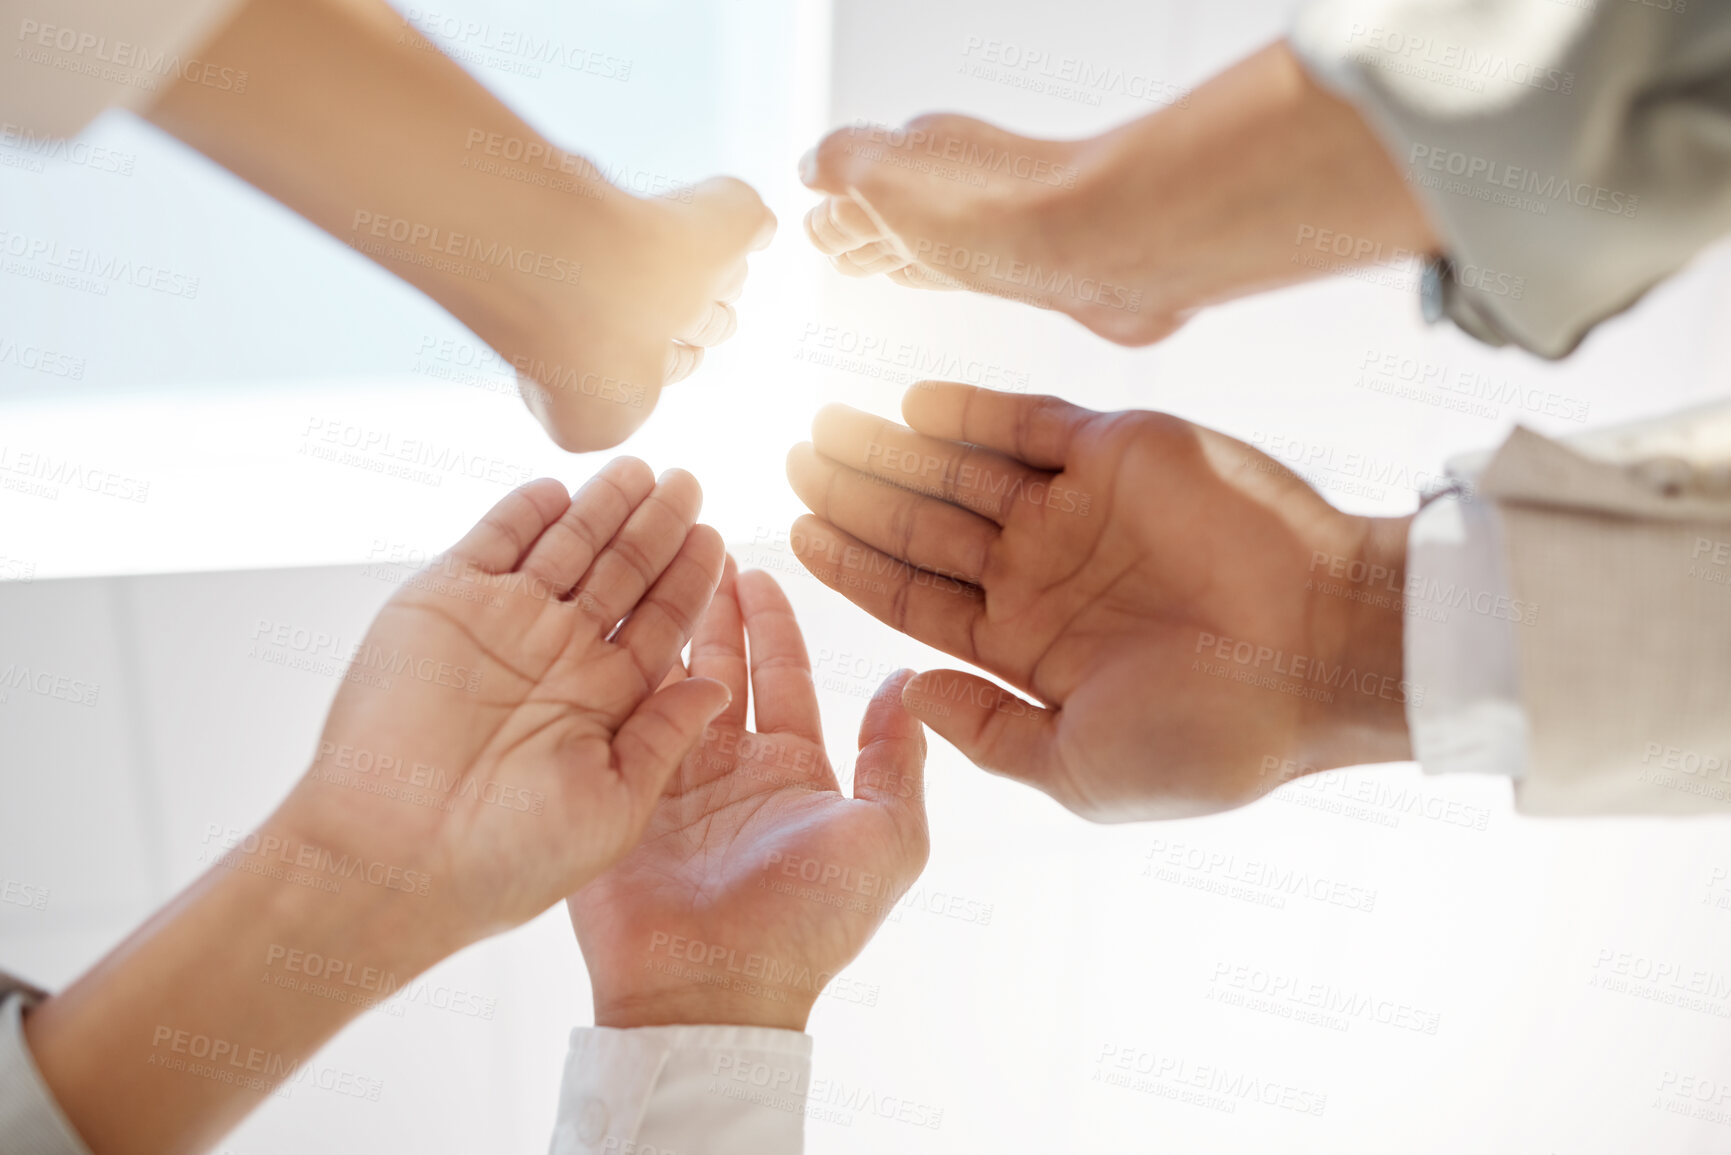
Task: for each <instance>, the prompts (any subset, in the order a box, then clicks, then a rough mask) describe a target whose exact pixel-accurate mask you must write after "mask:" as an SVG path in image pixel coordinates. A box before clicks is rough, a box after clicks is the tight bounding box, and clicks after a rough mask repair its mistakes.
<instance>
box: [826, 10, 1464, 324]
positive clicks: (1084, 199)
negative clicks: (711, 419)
mask: <svg viewBox="0 0 1731 1155" xmlns="http://www.w3.org/2000/svg"><path fill="white" fill-rule="evenodd" d="M801 175H802V177H803V179H804V180H805V183H806V184H807V185H808V186H810V187H811V188H812V189H813V190H815V191H817V192H821V193H823V194H825V199H824V200H823V201H822V202H821V203H819V204H818V205H817V206H816V207H815V208H813V209H812V210H811V212H810V213H809V214H808V215H807V217H806V234H807V236H808V237H809V238H810V239H811V241H812V243H813V244H814V245H815V246H816V247H817V248H818V249H819V250H820V251H822V252H823V253H824V254H825V255H827V256H828V257H830V259H831V260H832V262H833V263H834V264H835V267H836V268H837V269H839V270H840V271H841V272H843V273H847V274H849V275H852V276H871V275H875V274H883V275H885V276H888V277H890V278H891V279H893V280H896V281H899V282H901V283H902V284H905V285H909V286H912V287H916V288H928V289H967V290H971V291H974V292H979V293H985V294H988V295H991V296H996V297H1003V298H1006V299H1009V300H1013V301H1018V302H1021V303H1023V304H1029V305H1034V306H1036V307H1038V308H1042V309H1050V310H1053V311H1055V312H1059V313H1063V314H1065V315H1067V316H1069V317H1072V318H1074V319H1075V320H1077V321H1079V322H1080V323H1081V324H1083V325H1085V326H1086V327H1087V328H1088V329H1090V330H1091V331H1093V332H1094V333H1097V334H1099V335H1100V336H1102V337H1105V338H1107V339H1108V340H1111V341H1115V342H1118V343H1120V344H1124V345H1146V344H1148V343H1150V342H1153V341H1158V340H1160V339H1162V338H1163V337H1165V336H1167V335H1168V334H1170V333H1172V332H1173V331H1174V330H1175V329H1177V328H1178V327H1179V326H1181V325H1182V324H1183V323H1184V322H1185V320H1187V319H1188V318H1189V317H1190V316H1191V315H1192V314H1193V313H1195V311H1196V310H1198V309H1200V308H1203V307H1205V306H1207V305H1211V304H1215V303H1217V302H1219V301H1224V300H1230V299H1232V298H1234V297H1241V296H1244V295H1245V294H1248V293H1254V292H1260V291H1263V290H1266V289H1271V288H1275V287H1277V286H1280V285H1285V284H1291V283H1294V282H1297V281H1304V280H1310V279H1313V278H1315V277H1318V276H1322V275H1324V273H1325V271H1326V269H1327V268H1329V267H1332V266H1334V265H1337V264H1345V263H1349V262H1346V261H1343V260H1341V259H1340V258H1338V257H1335V256H1333V255H1332V253H1330V254H1327V255H1328V260H1327V261H1324V262H1322V264H1323V265H1324V269H1323V270H1319V269H1317V268H1316V267H1315V264H1316V263H1317V262H1315V261H1311V262H1306V261H1305V260H1295V259H1294V258H1295V257H1300V258H1303V257H1308V256H1311V255H1312V254H1311V253H1310V251H1309V250H1306V249H1304V248H1303V247H1302V246H1301V245H1300V244H1299V243H1298V242H1299V240H1300V238H1301V237H1304V236H1316V235H1318V234H1319V233H1320V234H1323V235H1332V234H1336V233H1338V234H1348V235H1350V236H1351V237H1352V238H1353V239H1354V241H1355V242H1357V241H1361V240H1362V241H1366V242H1370V243H1369V244H1366V245H1364V246H1363V248H1364V251H1366V252H1374V253H1380V254H1382V255H1383V256H1384V257H1385V258H1386V256H1387V255H1388V254H1389V253H1392V252H1396V251H1405V252H1408V253H1412V254H1423V253H1432V252H1435V251H1436V250H1437V248H1438V242H1437V240H1436V237H1435V235H1434V232H1433V230H1432V229H1431V227H1430V225H1429V224H1428V222H1427V221H1426V218H1425V216H1424V213H1423V211H1422V210H1421V208H1420V206H1419V204H1418V202H1417V201H1416V200H1415V199H1414V197H1413V196H1412V195H1411V193H1410V192H1409V190H1408V188H1407V186H1406V184H1405V182H1404V181H1403V180H1402V178H1401V174H1400V171H1399V170H1398V169H1397V168H1396V166H1395V165H1394V163H1393V162H1392V161H1391V160H1390V159H1389V157H1388V155H1387V154H1386V152H1385V151H1384V150H1383V148H1382V145H1381V144H1380V143H1379V142H1378V140H1377V138H1376V137H1375V135H1374V134H1373V133H1372V132H1371V130H1370V129H1369V127H1368V126H1367V125H1366V124H1365V123H1364V121H1363V119H1362V118H1361V117H1360V116H1359V114H1358V113H1357V112H1356V111H1355V110H1354V109H1353V108H1352V106H1351V105H1348V104H1346V103H1345V102H1343V101H1341V100H1340V99H1338V98H1337V97H1335V96H1333V95H1332V94H1331V93H1329V92H1327V91H1326V90H1324V89H1323V88H1321V87H1320V86H1319V85H1317V84H1316V83H1315V82H1314V81H1313V80H1312V79H1311V78H1310V76H1309V75H1308V74H1307V73H1306V72H1305V70H1304V69H1303V67H1302V66H1301V65H1300V64H1299V62H1298V61H1297V59H1296V58H1295V57H1294V56H1293V54H1292V52H1291V50H1290V49H1289V48H1288V47H1287V46H1286V45H1284V44H1274V45H1271V46H1269V47H1268V48H1265V49H1263V50H1262V51H1260V52H1257V53H1255V54H1253V55H1252V56H1250V57H1248V58H1247V59H1245V60H1244V61H1242V62H1240V63H1239V64H1237V65H1234V66H1233V67H1232V68H1229V69H1227V70H1226V71H1225V72H1223V73H1221V74H1220V75H1219V76H1216V77H1214V78H1212V79H1210V80H1209V81H1207V82H1206V83H1205V84H1203V85H1202V86H1201V87H1199V88H1197V89H1196V90H1195V91H1194V92H1191V93H1189V94H1187V95H1186V96H1184V98H1183V99H1182V100H1181V101H1179V102H1178V103H1176V104H1174V105H1172V106H1171V107H1167V108H1163V109H1160V110H1159V111H1157V112H1153V113H1150V114H1149V115H1147V116H1144V117H1141V118H1140V119H1138V120H1134V121H1131V122H1129V123H1127V124H1124V125H1122V126H1120V127H1118V128H1116V129H1113V130H1111V131H1109V132H1106V133H1103V134H1101V135H1100V136H1096V137H1091V138H1088V139H1084V140H1073V141H1064V140H1037V139H1033V138H1031V137H1026V136H1021V135H1018V134H1016V133H1012V132H1008V131H1006V130H1004V129H1002V128H998V127H996V126H994V125H990V124H987V123H985V122H983V121H980V120H976V119H974V118H972V117H967V116H958V115H952V114H936V115H930V116H922V117H919V118H917V119H915V120H913V121H911V122H909V123H908V124H907V125H906V126H905V127H904V128H900V129H883V128H872V127H855V128H845V129H840V130H838V131H836V132H834V133H831V134H830V135H829V136H828V137H826V138H825V139H824V140H823V141H822V142H821V143H819V144H818V146H817V147H816V148H815V149H813V150H812V152H811V153H810V154H808V155H807V157H806V158H805V161H804V162H803V164H802V172H801ZM1305 230H1308V232H1307V231H1305ZM1360 259H1361V260H1362V259H1367V258H1363V257H1361V258H1360Z"/></svg>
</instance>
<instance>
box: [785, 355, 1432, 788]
mask: <svg viewBox="0 0 1731 1155" xmlns="http://www.w3.org/2000/svg"><path fill="white" fill-rule="evenodd" d="M902 408H903V415H904V417H905V419H906V420H907V422H908V426H911V427H912V428H908V427H904V426H901V425H897V424H895V423H894V422H890V421H885V420H882V419H880V418H876V417H872V416H870V415H868V414H865V413H860V412H858V411H855V410H851V409H847V408H845V407H841V406H832V407H830V408H828V409H826V410H824V411H823V412H822V413H820V414H819V415H818V418H817V420H816V423H815V425H814V430H813V443H812V444H807V445H802V446H798V447H796V448H795V449H794V450H793V452H792V453H791V455H790V456H789V460H788V475H789V477H790V479H791V480H792V482H793V486H794V489H795V490H796V491H797V492H798V493H799V495H800V497H801V499H802V500H804V501H805V503H806V505H807V506H809V507H810V508H811V509H812V511H813V512H814V513H815V514H816V516H815V517H809V516H808V517H805V518H802V519H801V520H800V521H799V522H797V523H796V524H795V526H794V529H793V537H792V541H793V545H794V548H795V549H796V551H797V552H798V553H799V555H800V559H801V560H802V561H803V562H804V563H805V565H806V567H807V568H808V569H810V570H811V571H812V573H814V574H815V575H817V577H818V578H819V579H820V580H822V581H824V582H825V583H826V584H828V585H830V586H832V587H834V588H835V589H837V590H839V591H840V592H841V593H843V594H845V595H846V596H847V597H848V598H849V599H851V600H852V601H854V602H855V603H857V604H858V605H859V606H860V607H861V608H863V609H865V610H866V611H868V612H870V613H871V614H873V615H874V616H876V617H878V618H880V619H882V620H883V621H885V622H887V623H889V624H890V625H892V626H894V627H895V628H897V629H899V630H901V631H903V632H904V633H907V634H909V635H911V636H913V637H914V638H916V639H918V640H920V641H922V642H925V643H927V644H929V645H932V646H935V647H936V648H938V649H940V650H943V651H944V652H946V653H949V654H952V655H955V656H956V657H959V658H962V659H963V660H965V661H967V662H970V663H972V664H973V665H975V666H978V667H980V668H981V669H984V670H986V671H988V672H990V673H992V674H994V675H996V676H998V677H999V678H1002V679H1003V680H1005V681H1006V682H1008V683H1009V684H1010V685H1011V686H1013V687H1015V688H1016V689H1018V690H1020V691H1022V692H1023V693H1024V694H1027V695H1029V696H1031V697H1033V698H1035V699H1036V700H1037V703H1038V704H1031V703H1028V702H1026V701H1025V700H1024V699H1023V698H1021V697H1018V696H1017V695H1015V694H1012V693H1009V692H1007V691H1004V690H1002V689H1000V688H999V687H997V686H996V685H995V684H993V683H991V682H987V681H985V680H984V679H982V678H979V677H977V676H975V675H972V674H967V673H962V672H959V671H933V672H928V673H924V674H921V675H919V676H918V677H917V678H915V679H914V680H913V681H912V682H910V683H909V684H908V686H907V688H906V690H905V691H904V693H903V701H904V702H905V704H906V705H907V706H908V708H909V710H910V711H911V712H912V713H913V714H914V715H915V716H916V717H918V718H919V719H921V720H922V721H923V722H925V723H926V725H928V726H930V727H931V728H932V729H933V730H935V731H937V733H938V734H940V735H941V736H943V737H944V738H946V739H948V740H949V741H950V742H952V743H954V744H955V745H956V746H957V747H958V748H959V749H960V750H961V751H962V753H964V754H965V755H967V756H968V757H969V758H970V759H972V760H973V761H974V762H975V763H976V764H977V765H979V766H981V767H983V768H985V769H987V770H991V771H994V772H997V773H1000V774H1003V775H1006V776H1008V777H1011V778H1015V779H1018V780H1020V781H1023V782H1026V783H1029V784H1031V785H1033V786H1037V787H1038V788H1040V789H1042V790H1044V791H1046V792H1047V793H1049V794H1051V795H1052V796H1053V797H1054V798H1056V799H1057V800H1058V801H1059V802H1062V803H1063V804H1064V805H1065V806H1068V807H1069V808H1071V809H1072V810H1075V811H1077V812H1078V813H1081V814H1083V815H1085V816H1087V817H1090V818H1094V819H1098V820H1102V821H1124V820H1131V819H1140V818H1162V817H1179V816H1186V815H1194V814H1204V813H1209V812H1213V811H1218V810H1223V809H1227V808H1230V807H1234V806H1239V805H1242V804H1244V803H1246V802H1248V801H1251V800H1252V799H1254V798H1257V797H1259V796H1260V795H1262V794H1263V793H1265V792H1266V791H1268V790H1269V789H1272V788H1273V787H1274V786H1276V785H1278V784H1279V783H1280V782H1281V781H1283V780H1284V779H1286V778H1288V777H1292V776H1294V775H1295V774H1298V773H1305V772H1310V771H1314V770H1318V769H1327V768H1329V767H1334V766H1342V765H1350V764H1354V763H1359V762H1371V761H1395V760H1400V759H1405V758H1407V757H1410V751H1409V746H1408V742H1407V737H1406V722H1405V712H1404V702H1405V699H1406V697H1407V695H1408V694H1409V693H1410V692H1414V691H1415V690H1416V689H1418V688H1414V687H1408V686H1406V685H1405V684H1404V683H1402V682H1401V625H1402V619H1401V611H1400V608H1399V607H1398V606H1397V607H1394V608H1392V609H1391V608H1375V607H1373V605H1371V604H1368V603H1366V602H1365V601H1363V600H1362V599H1357V598H1353V597H1351V596H1342V595H1343V594H1346V595H1350V593H1351V592H1353V591H1352V590H1351V589H1350V588H1344V587H1350V585H1351V581H1350V575H1352V574H1355V573H1357V574H1360V575H1361V576H1360V581H1361V582H1362V581H1363V577H1362V574H1363V573H1364V572H1365V571H1364V570H1362V569H1359V568H1357V567H1355V566H1354V563H1356V562H1363V563H1365V565H1367V566H1368V565H1377V566H1382V567H1387V568H1385V569H1384V570H1379V571H1377V572H1379V573H1387V574H1392V575H1393V577H1392V578H1390V579H1389V581H1390V583H1391V584H1392V586H1393V588H1399V584H1400V575H1402V574H1404V572H1405V538H1406V528H1407V522H1408V520H1410V519H1406V518H1365V517H1353V516H1349V515H1347V514H1344V513H1341V512H1340V511H1338V510H1336V509H1334V508H1333V507H1332V506H1330V505H1329V504H1328V503H1327V502H1326V501H1324V500H1323V499H1322V498H1321V497H1320V496H1318V495H1317V493H1316V492H1315V491H1314V490H1312V489H1311V488H1310V487H1309V486H1308V485H1306V484H1305V483H1304V482H1303V481H1302V480H1300V479H1299V478H1298V477H1296V476H1295V475H1293V474H1292V473H1291V472H1289V471H1288V470H1286V469H1285V468H1284V467H1282V466H1281V465H1279V464H1278V463H1277V462H1275V461H1273V460H1272V459H1270V458H1268V457H1266V456H1265V455H1263V454H1261V453H1259V452H1257V451H1256V450H1254V449H1252V448H1250V447H1249V446H1247V445H1245V444H1243V443H1242V442H1239V441H1235V440H1233V439H1232V438H1229V437H1226V436H1223V435H1221V434H1218V433H1215V432H1212V431H1210V430H1207V429H1203V428H1201V427H1199V426H1195V425H1191V424H1189V423H1188V422H1185V421H1182V420H1179V419H1178V418H1176V417H1170V416H1167V415H1165V414H1159V413H1147V412H1137V411H1132V412H1125V413H1095V412H1092V411H1090V410H1086V409H1081V408H1078V407H1076V406H1073V405H1069V404H1067V403H1065V402H1063V401H1060V400H1058V399H1056V398H1051V397H1027V396H1017V395H1011V394H1004V393H995V392H992V391H990V390H984V389H974V388H970V387H968V386H965V385H953V384H933V383H922V384H919V385H915V386H914V387H913V388H912V389H910V390H909V391H908V393H907V395H906V397H905V398H904V400H903V406H902ZM1336 574H1344V575H1348V576H1347V577H1346V578H1337V577H1335V576H1334V575H1336ZM1379 588H1380V587H1379ZM1223 642H1224V643H1225V644H1224V646H1223V645H1222V643H1223Z"/></svg>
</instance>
